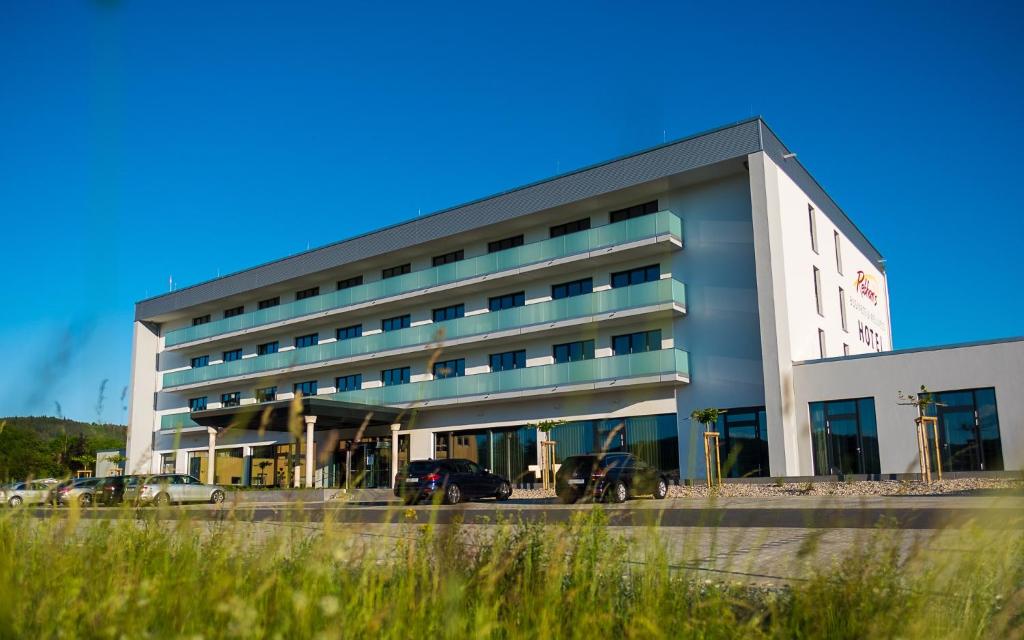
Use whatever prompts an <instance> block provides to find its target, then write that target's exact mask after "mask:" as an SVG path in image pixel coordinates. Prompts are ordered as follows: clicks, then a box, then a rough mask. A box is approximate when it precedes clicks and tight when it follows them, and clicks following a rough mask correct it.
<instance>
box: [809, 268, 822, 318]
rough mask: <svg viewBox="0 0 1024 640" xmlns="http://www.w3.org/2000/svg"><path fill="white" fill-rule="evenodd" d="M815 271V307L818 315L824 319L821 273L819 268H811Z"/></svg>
mask: <svg viewBox="0 0 1024 640" xmlns="http://www.w3.org/2000/svg"><path fill="white" fill-rule="evenodd" d="M811 268H812V269H814V306H815V307H817V309H818V315H819V316H822V317H824V316H825V311H824V307H822V305H821V271H819V270H818V267H811Z"/></svg>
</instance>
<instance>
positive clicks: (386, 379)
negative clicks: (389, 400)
mask: <svg viewBox="0 0 1024 640" xmlns="http://www.w3.org/2000/svg"><path fill="white" fill-rule="evenodd" d="M409 379H410V377H409V367H397V368H394V369H384V370H383V371H381V372H380V381H381V382H383V383H384V386H385V387H390V386H394V385H396V384H408V383H409Z"/></svg>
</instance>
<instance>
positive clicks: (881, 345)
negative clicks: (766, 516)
mask: <svg viewBox="0 0 1024 640" xmlns="http://www.w3.org/2000/svg"><path fill="white" fill-rule="evenodd" d="M748 163H749V166H750V197H751V214H752V217H753V229H754V255H755V262H756V271H757V276H756V278H757V304H758V310H759V315H760V320H761V327H760V333H761V337H762V363H763V380H764V385H765V398H766V400H765V410H766V416H767V420H768V449H769V458H770V466H771V474H772V475H773V476H793V475H810V474H811V468H810V467H809V466H807V461H808V460H809V459H810V454H811V451H810V441H809V440H805V439H803V438H802V437H800V431H799V424H798V413H797V402H796V398H795V395H794V374H793V365H792V363H793V362H794V361H800V360H807V359H811V358H820V357H821V352H820V347H819V334H818V331H819V329H820V330H823V331H824V332H825V340H826V351H825V353H826V356H828V355H833V356H841V355H843V349H844V345H847V346H848V347H849V351H850V353H851V354H856V353H866V352H872V351H879V350H887V349H891V348H892V335H891V331H890V330H889V302H888V299H889V298H888V291H887V289H886V282H885V278H884V275H883V274H882V272H881V271H880V270H879V268H878V265H873V264H872V263H871V261H870V260H869V259H868V258H867V257H865V256H864V254H863V253H861V252H860V251H859V250H858V249H857V248H856V247H855V246H854V244H853V243H852V242H850V240H849V238H847V237H845V236H844V235H843V234H842V233H841V232H840V231H839V227H838V226H836V224H835V223H834V221H832V220H829V219H828V217H827V216H826V215H824V214H823V213H822V209H821V207H820V206H819V205H818V203H815V202H814V201H812V200H811V199H810V197H808V196H807V194H806V193H804V192H803V191H802V190H801V189H800V188H799V187H797V185H796V184H795V183H794V182H793V181H792V180H791V179H790V178H789V176H787V175H786V174H785V172H783V171H782V170H781V169H780V168H779V167H778V165H776V164H775V163H774V162H773V161H772V160H771V159H770V158H769V157H768V156H767V155H766V154H764V153H763V152H759V153H755V154H751V155H750V156H749V157H748ZM809 206H810V207H813V208H814V210H815V228H816V236H817V251H815V250H814V247H813V245H812V242H811V225H810V219H809V216H808V207H809ZM837 233H838V235H839V244H840V250H841V253H842V268H841V270H840V265H839V264H838V263H837V260H836V250H835V237H836V234H837ZM814 267H817V268H818V269H819V277H820V283H821V289H820V291H821V296H822V311H821V313H819V312H818V305H817V301H816V299H815V294H814V282H815V281H814ZM858 272H862V273H863V274H864V277H863V278H861V281H862V282H861V284H864V285H865V288H864V289H863V290H858V287H857V286H856V283H857V279H858V276H857V274H858ZM840 287H841V288H843V290H844V296H845V301H846V308H845V311H846V320H847V325H846V328H845V329H844V328H843V326H842V315H843V314H842V312H841V311H840V305H839V300H840V294H839V288H840ZM858 322H860V323H861V325H867V326H869V328H870V333H869V335H870V339H868V340H861V339H860V337H859V336H860V333H861V331H859V329H862V328H863V326H861V327H858Z"/></svg>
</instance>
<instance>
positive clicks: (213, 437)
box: [206, 428, 217, 484]
mask: <svg viewBox="0 0 1024 640" xmlns="http://www.w3.org/2000/svg"><path fill="white" fill-rule="evenodd" d="M206 433H208V434H209V435H210V441H209V444H208V445H207V447H208V448H207V453H206V484H213V480H214V474H213V465H215V464H217V430H216V429H212V428H211V429H207V430H206Z"/></svg>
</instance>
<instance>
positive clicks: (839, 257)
mask: <svg viewBox="0 0 1024 640" xmlns="http://www.w3.org/2000/svg"><path fill="white" fill-rule="evenodd" d="M832 238H833V240H835V243H836V271H838V272H839V275H843V247H842V244H841V243H840V240H839V232H838V231H833V232H832Z"/></svg>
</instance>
